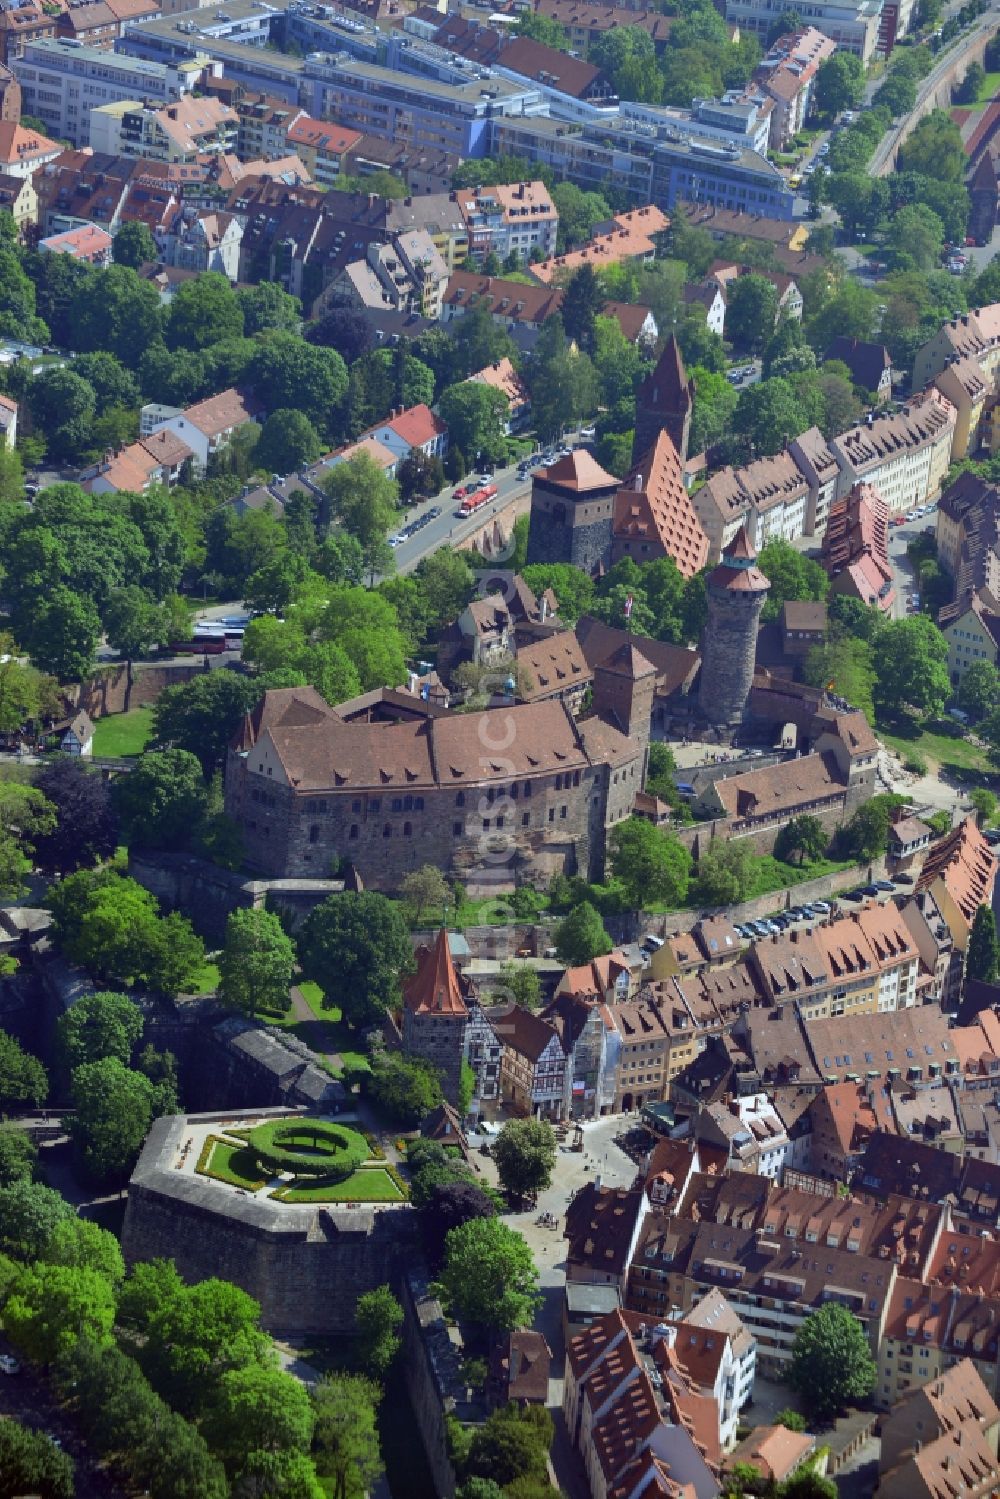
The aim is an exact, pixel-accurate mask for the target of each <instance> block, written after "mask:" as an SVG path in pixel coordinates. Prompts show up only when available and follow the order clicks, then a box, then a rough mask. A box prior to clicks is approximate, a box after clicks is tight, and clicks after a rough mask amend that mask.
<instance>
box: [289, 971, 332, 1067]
mask: <svg viewBox="0 0 1000 1499" xmlns="http://www.w3.org/2000/svg"><path fill="white" fill-rule="evenodd" d="M292 1014H293V1015H294V1016H295V1019H296V1021H297V1022H298V1024H297V1025H296V1027H295V1034H296V1035H297V1036H298V1038H299V1040H300V1041H302V1042H304V1043H305V1045H306V1046H308V1047H309V1049H310V1051H314V1052H316V1054H317V1056H320V1057H322V1058H323V1060H324V1061H325V1062H329V1064H330V1066H331V1067H333V1068H334V1069H335V1071H337V1072H338V1073H340V1072H342V1071H343V1068H344V1060H343V1058H342V1057H341V1055H340V1053H339V1052H338V1051H337V1033H336V1029H335V1027H334V1025H333V1022H332V1021H330V1020H320V1019H319V1018H318V1017H317V1015H316V1013H315V1011H314V1010H313V1009H311V1007H310V1005H309V1001H308V1000H307V999H306V997H305V995H304V994H303V993H302V990H301V989H300V988H299V986H298V984H293V985H292Z"/></svg>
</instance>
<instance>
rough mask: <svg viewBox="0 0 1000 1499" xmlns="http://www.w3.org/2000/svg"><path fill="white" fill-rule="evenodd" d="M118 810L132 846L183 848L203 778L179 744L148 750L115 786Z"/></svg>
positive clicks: (200, 806) (198, 810) (198, 811)
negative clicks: (162, 748)
mask: <svg viewBox="0 0 1000 1499" xmlns="http://www.w3.org/2000/svg"><path fill="white" fill-rule="evenodd" d="M116 791H117V802H118V813H119V816H120V817H121V820H122V827H123V829H124V832H125V835H126V837H127V838H128V841H129V843H130V844H131V845H133V846H134V847H136V848H164V849H177V848H184V847H186V846H187V844H188V843H189V841H190V838H191V835H192V832H193V830H194V829H195V828H196V826H197V824H198V822H199V821H200V819H201V817H202V815H203V813H204V811H205V799H206V793H205V782H204V778H203V777H202V773H201V766H200V765H199V763H198V761H197V759H196V758H195V756H194V755H192V754H190V753H189V752H188V751H187V750H184V749H169V750H150V751H147V752H146V754H144V755H140V756H139V758H138V760H137V761H136V764H135V768H134V770H132V771H130V772H129V774H128V775H127V776H122V777H121V780H120V781H119V783H118V786H117V788H116Z"/></svg>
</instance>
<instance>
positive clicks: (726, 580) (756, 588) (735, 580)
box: [698, 526, 771, 724]
mask: <svg viewBox="0 0 1000 1499" xmlns="http://www.w3.org/2000/svg"><path fill="white" fill-rule="evenodd" d="M770 589H771V585H770V583H769V582H768V581H767V578H765V576H764V574H763V573H762V572H761V570H760V568H759V567H758V566H757V553H756V552H755V551H754V549H753V547H752V546H751V544H750V538H749V536H748V535H747V530H746V527H745V526H741V527H740V529H739V531H738V532H737V533H736V535H735V536H734V537H733V539H732V541H731V542H730V543H729V546H728V547H727V548H726V550H725V551H724V552H723V554H722V561H721V562H720V563H719V565H718V567H717V568H716V569H715V571H714V572H713V573H711V574H710V576H709V579H708V623H707V624H706V626H705V634H704V636H703V638H702V642H701V682H700V684H699V688H698V707H699V709H700V711H701V712H702V713H703V714H704V715H705V717H706V718H707V719H708V721H709V723H716V724H737V723H739V722H740V721H741V719H742V718H743V715H744V713H745V712H746V706H747V699H748V698H749V696H750V687H751V684H752V682H753V668H754V661H755V659H756V656H757V631H758V630H759V629H760V614H761V610H762V609H763V607H764V601H765V599H766V598H767V595H768V593H769V592H770Z"/></svg>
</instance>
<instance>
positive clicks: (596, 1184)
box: [594, 1171, 601, 1192]
mask: <svg viewBox="0 0 1000 1499" xmlns="http://www.w3.org/2000/svg"><path fill="white" fill-rule="evenodd" d="M600 1190H601V1173H600V1172H599V1171H598V1173H597V1175H596V1176H595V1177H594V1191H595V1192H599V1191H600Z"/></svg>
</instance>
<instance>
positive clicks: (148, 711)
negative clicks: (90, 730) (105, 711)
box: [94, 708, 153, 760]
mask: <svg viewBox="0 0 1000 1499" xmlns="http://www.w3.org/2000/svg"><path fill="white" fill-rule="evenodd" d="M152 737H153V710H152V708H133V709H132V711H131V713H112V714H109V715H108V717H107V718H99V719H98V720H97V722H96V724H95V725H94V754H95V755H102V756H107V758H108V759H112V760H117V759H121V758H122V757H123V756H126V755H141V754H142V752H143V750H144V749H145V748H146V745H147V744H148V743H149V741H150V740H151V739H152Z"/></svg>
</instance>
